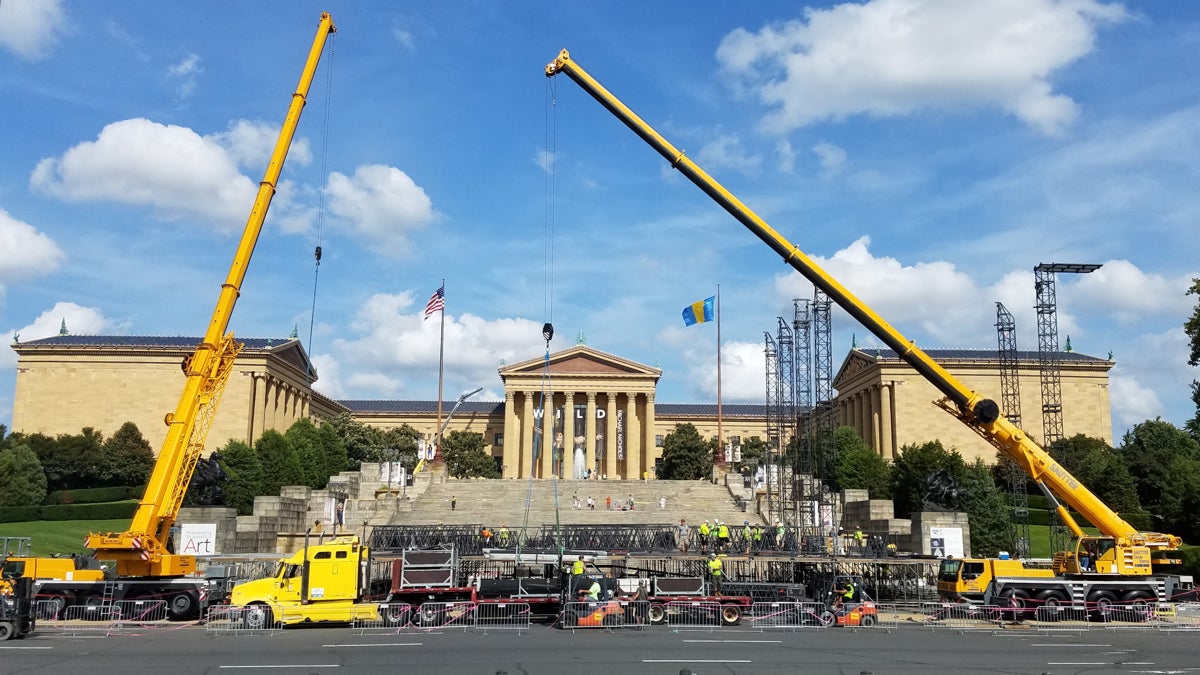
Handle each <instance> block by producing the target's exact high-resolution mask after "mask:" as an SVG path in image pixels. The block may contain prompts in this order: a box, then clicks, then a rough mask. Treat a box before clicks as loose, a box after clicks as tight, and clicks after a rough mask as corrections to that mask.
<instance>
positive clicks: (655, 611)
mask: <svg viewBox="0 0 1200 675" xmlns="http://www.w3.org/2000/svg"><path fill="white" fill-rule="evenodd" d="M666 622H667V608H666V607H664V606H663V605H662V604H661V603H654V604H652V605H650V623H652V624H654V625H656V626H657V625H660V624H664V623H666Z"/></svg>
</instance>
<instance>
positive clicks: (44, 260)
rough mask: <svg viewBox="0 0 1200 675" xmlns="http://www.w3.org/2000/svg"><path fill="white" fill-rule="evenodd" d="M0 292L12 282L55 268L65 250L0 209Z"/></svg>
mask: <svg viewBox="0 0 1200 675" xmlns="http://www.w3.org/2000/svg"><path fill="white" fill-rule="evenodd" d="M0 251H5V254H4V255H0V294H2V293H3V292H4V289H5V287H7V286H9V285H11V284H12V283H14V282H18V281H24V280H26V279H30V278H33V277H36V276H40V275H43V274H48V273H50V272H53V271H54V270H56V269H58V267H59V265H60V264H61V263H62V261H63V259H64V258H66V254H64V253H63V251H62V249H60V248H59V247H58V245H57V244H55V243H54V240H53V239H51V238H50V237H48V236H46V235H45V234H44V233H42V232H39V231H38V230H37V229H36V228H34V227H33V226H32V225H30V224H28V223H24V222H21V221H20V220H17V219H16V218H13V217H12V216H11V215H9V214H8V212H7V211H5V210H4V209H0Z"/></svg>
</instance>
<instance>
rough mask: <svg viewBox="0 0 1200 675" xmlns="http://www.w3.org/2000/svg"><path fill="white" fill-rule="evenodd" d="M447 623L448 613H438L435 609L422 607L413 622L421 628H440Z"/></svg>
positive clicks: (418, 609)
mask: <svg viewBox="0 0 1200 675" xmlns="http://www.w3.org/2000/svg"><path fill="white" fill-rule="evenodd" d="M445 621H446V612H445V610H443V611H442V612H438V611H437V609H436V608H434V607H427V606H425V605H421V606H420V607H418V608H417V613H416V614H415V615H413V622H414V623H416V624H417V625H420V626H440V625H442V623H444V622H445Z"/></svg>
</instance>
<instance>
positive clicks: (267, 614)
mask: <svg viewBox="0 0 1200 675" xmlns="http://www.w3.org/2000/svg"><path fill="white" fill-rule="evenodd" d="M274 624H275V617H274V613H273V612H272V611H271V608H270V607H268V606H266V605H264V604H262V603H255V604H253V605H250V606H249V607H246V609H245V610H244V611H243V612H242V625H244V626H245V627H246V628H248V629H250V630H263V629H265V628H270V627H272V626H273V625H274Z"/></svg>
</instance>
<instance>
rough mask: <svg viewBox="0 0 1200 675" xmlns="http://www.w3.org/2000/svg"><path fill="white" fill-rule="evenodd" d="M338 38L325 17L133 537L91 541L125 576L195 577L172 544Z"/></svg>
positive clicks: (190, 560)
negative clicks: (271, 218) (307, 110)
mask: <svg viewBox="0 0 1200 675" xmlns="http://www.w3.org/2000/svg"><path fill="white" fill-rule="evenodd" d="M336 31H337V28H336V27H335V26H334V25H333V19H332V17H331V16H330V15H329V14H328V13H323V14H322V15H321V20H320V23H319V25H318V26H317V35H316V37H315V38H314V39H313V43H312V48H311V49H310V50H309V53H308V60H307V61H306V62H305V64H304V70H303V72H302V73H301V75H300V82H299V84H298V85H297V86H296V91H295V93H293V94H292V101H291V105H290V106H289V107H288V112H287V117H286V118H285V119H284V122H283V128H282V129H280V130H279V138H278V140H277V141H276V142H275V149H274V150H273V151H272V153H271V160H270V162H269V163H268V164H267V170H266V174H265V175H264V176H263V179H262V182H261V183H259V188H258V196H257V197H256V198H255V200H254V207H253V208H252V209H251V211H250V217H249V219H248V220H247V221H246V227H245V229H244V230H243V231H242V238H241V241H240V242H239V243H238V247H237V252H236V253H235V254H234V257H233V264H232V265H230V268H229V274H228V276H226V278H225V283H223V284H222V285H221V293H220V296H219V297H218V298H217V306H216V309H214V310H213V314H212V319H211V321H209V324H208V329H207V330H206V331H205V333H204V339H203V341H202V342H201V343H200V344H199V345H197V346H196V351H195V352H193V353H192V355H191V357H189V358H188V359H186V360H185V361H184V363H183V368H184V372H185V373H186V374H187V382H186V384H184V387H183V394H182V395H181V396H180V398H179V405H177V406H176V408H175V412H174V413H169V414H168V415H167V416H166V419H165V422H166V424H167V437H166V439H165V440H164V441H163V445H162V448H161V450H160V451H159V454H158V460H157V461H156V462H155V464H154V470H153V472H152V473H151V475H150V480H149V482H148V483H147V484H146V492H145V494H144V495H143V496H142V499H141V501H140V502H139V504H138V508H137V511H136V512H135V513H134V515H133V520H132V521H131V523H130V525H129V529H128V530H126V531H125V532H115V533H114V532H109V533H92V534H89V535H88V537H87V546H88V547H89V548H91V549H93V550H95V552H96V557H97V558H99V559H101V560H112V561H115V562H116V564H117V574H119V575H120V576H133V577H145V576H149V577H156V576H177V575H181V574H187V573H190V572H193V571H195V566H196V561H195V558H194V557H192V556H188V555H176V554H174V553H171V552H170V551H169V550H168V549H167V538H168V536H169V535H170V531H171V526H172V525H173V524H174V523H175V519H176V517H178V515H179V508H180V506H181V505H182V504H183V496H184V494H185V493H186V492H187V487H188V483H189V482H190V481H191V478H192V473H193V472H194V471H195V469H196V463H197V462H198V461H199V460H200V455H201V453H202V452H203V450H204V441H205V438H206V437H207V434H208V429H209V426H210V425H211V422H212V418H213V415H214V414H215V413H216V409H217V405H218V403H219V402H220V398H221V392H222V391H223V390H224V387H225V382H226V380H227V379H228V377H229V373H230V372H231V370H232V368H233V362H234V359H235V358H236V357H237V354H238V352H239V351H241V347H242V345H241V344H240V343H238V342H236V341H235V340H234V338H233V333H228V334H226V332H225V331H226V330H227V329H228V328H229V317H230V315H231V314H232V313H233V307H234V305H235V304H236V303H237V299H238V295H239V294H240V293H241V287H242V281H243V280H244V279H245V277H246V268H247V266H248V265H249V264H250V257H251V255H252V254H253V253H254V246H255V244H256V243H257V242H258V236H259V233H260V232H261V231H262V226H263V221H264V220H265V219H266V217H267V209H268V208H270V206H271V200H272V198H273V197H274V196H275V187H276V184H277V183H278V181H279V175H280V173H281V172H282V170H283V162H284V160H285V159H286V158H287V153H288V150H289V148H291V145H292V137H293V136H294V135H295V133H296V125H297V124H298V123H299V121H300V113H301V112H302V111H303V110H304V104H305V102H306V100H307V96H308V91H309V88H310V86H311V84H312V80H313V76H314V74H315V73H316V69H317V63H318V62H319V61H320V58H321V53H322V51H323V50H324V48H325V41H326V38H328V36H329V35H330V34H331V33H334V32H336Z"/></svg>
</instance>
